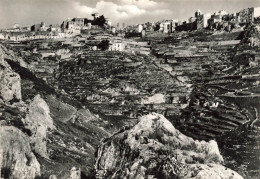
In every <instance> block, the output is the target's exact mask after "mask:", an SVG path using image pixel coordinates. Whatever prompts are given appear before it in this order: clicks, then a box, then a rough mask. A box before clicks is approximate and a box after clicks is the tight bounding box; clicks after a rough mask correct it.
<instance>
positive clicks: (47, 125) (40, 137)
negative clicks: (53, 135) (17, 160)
mask: <svg viewBox="0 0 260 179" xmlns="http://www.w3.org/2000/svg"><path fill="white" fill-rule="evenodd" d="M23 123H24V125H25V127H26V128H27V129H29V130H30V131H31V132H32V136H31V137H30V140H31V144H32V146H33V150H34V151H35V152H36V153H37V154H39V155H41V156H42V157H47V149H46V135H47V129H53V128H54V125H53V121H52V118H51V117H50V109H49V106H48V105H47V103H46V102H45V101H44V100H43V99H42V98H41V97H40V95H36V96H35V97H34V99H33V100H32V102H31V103H30V104H29V107H28V114H27V115H26V118H25V119H23Z"/></svg>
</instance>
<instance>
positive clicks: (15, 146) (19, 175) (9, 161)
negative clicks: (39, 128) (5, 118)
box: [0, 126, 40, 179]
mask: <svg viewBox="0 0 260 179" xmlns="http://www.w3.org/2000/svg"><path fill="white" fill-rule="evenodd" d="M0 167H1V171H0V176H1V178H13V179H34V178H35V177H36V176H39V175H40V164H39V163H38V161H37V160H36V158H35V156H34V154H33V153H32V151H31V147H30V141H29V138H28V137H27V136H25V135H24V134H23V133H22V132H21V131H20V130H18V129H17V128H15V127H11V126H0Z"/></svg>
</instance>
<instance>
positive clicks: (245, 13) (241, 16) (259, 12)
mask: <svg viewBox="0 0 260 179" xmlns="http://www.w3.org/2000/svg"><path fill="white" fill-rule="evenodd" d="M257 17H260V7H252V8H247V9H243V10H242V11H240V12H239V13H238V21H239V22H240V23H249V22H254V19H255V18H257Z"/></svg>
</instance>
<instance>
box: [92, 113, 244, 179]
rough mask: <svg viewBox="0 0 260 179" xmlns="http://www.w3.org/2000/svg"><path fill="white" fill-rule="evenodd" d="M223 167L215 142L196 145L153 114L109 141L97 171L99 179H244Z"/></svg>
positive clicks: (203, 142)
mask: <svg viewBox="0 0 260 179" xmlns="http://www.w3.org/2000/svg"><path fill="white" fill-rule="evenodd" d="M222 163H223V158H222V156H221V155H220V152H219V149H218V145H217V143H216V142H215V141H213V140H211V141H209V142H205V141H197V140H196V141H195V140H193V139H192V138H190V137H187V136H185V135H183V134H182V133H180V132H179V131H178V130H177V129H175V128H174V127H173V125H172V124H171V123H170V122H169V121H168V120H167V119H166V118H164V117H163V116H162V115H160V114H157V113H152V114H149V115H146V116H143V117H141V118H140V121H139V123H138V124H136V125H135V126H134V127H125V129H124V130H121V131H119V132H118V133H116V134H114V135H113V136H111V137H110V138H108V139H106V140H105V141H104V142H103V145H102V146H101V147H100V148H99V149H98V153H97V160H96V166H95V168H96V173H97V175H96V176H97V178H124V177H125V178H197V179H198V178H200V179H203V178H204V179H208V178H238V179H240V178H242V177H241V176H240V175H239V174H237V173H236V172H234V171H232V170H230V169H228V168H226V167H224V166H222Z"/></svg>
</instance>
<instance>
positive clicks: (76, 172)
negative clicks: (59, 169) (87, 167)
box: [70, 167, 81, 179]
mask: <svg viewBox="0 0 260 179" xmlns="http://www.w3.org/2000/svg"><path fill="white" fill-rule="evenodd" d="M70 179H81V170H80V168H79V169H77V168H76V167H72V169H71V170H70Z"/></svg>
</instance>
